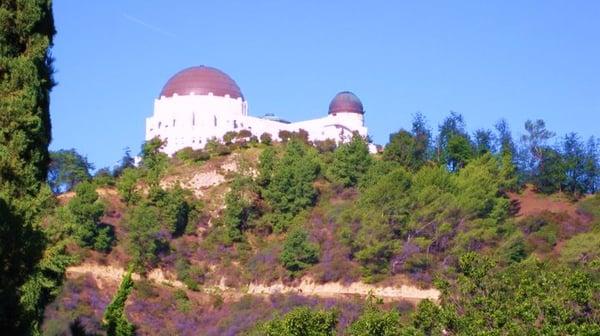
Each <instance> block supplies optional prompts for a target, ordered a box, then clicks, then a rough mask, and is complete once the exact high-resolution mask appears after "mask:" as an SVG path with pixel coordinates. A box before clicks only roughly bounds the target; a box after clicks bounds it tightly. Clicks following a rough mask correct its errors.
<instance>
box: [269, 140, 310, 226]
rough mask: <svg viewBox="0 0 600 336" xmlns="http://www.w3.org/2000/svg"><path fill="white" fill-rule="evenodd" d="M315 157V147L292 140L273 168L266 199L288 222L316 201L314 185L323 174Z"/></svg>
mask: <svg viewBox="0 0 600 336" xmlns="http://www.w3.org/2000/svg"><path fill="white" fill-rule="evenodd" d="M315 155H316V153H315V150H314V148H309V147H307V146H306V145H304V144H303V143H302V142H301V141H300V140H298V139H295V138H292V139H291V140H290V141H289V142H288V143H287V145H286V148H285V152H284V153H283V156H282V157H281V159H279V160H277V163H276V164H275V166H274V168H273V174H272V176H271V180H270V182H269V185H268V186H267V187H266V189H265V190H264V196H265V198H266V199H267V201H268V202H269V204H270V205H271V207H272V208H273V210H274V211H275V212H276V213H277V214H280V215H283V216H284V217H286V218H287V219H288V220H289V218H290V217H293V216H295V215H297V214H298V213H299V212H300V211H301V210H303V209H304V208H306V207H308V206H310V205H312V204H313V203H314V202H315V199H316V197H317V191H316V190H315V188H314V186H313V182H314V180H315V178H316V177H317V174H318V172H319V165H318V164H317V162H316V159H315ZM280 224H282V223H280Z"/></svg>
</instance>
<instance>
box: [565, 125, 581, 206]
mask: <svg viewBox="0 0 600 336" xmlns="http://www.w3.org/2000/svg"><path fill="white" fill-rule="evenodd" d="M561 156H562V162H563V169H564V173H565V177H564V186H563V188H562V189H563V190H564V191H566V192H568V193H570V194H574V195H581V194H584V193H585V192H586V191H587V190H586V189H587V188H586V185H585V148H584V145H583V142H581V140H579V137H578V136H577V134H576V133H569V134H567V135H565V137H564V138H563V143H562V153H561Z"/></svg>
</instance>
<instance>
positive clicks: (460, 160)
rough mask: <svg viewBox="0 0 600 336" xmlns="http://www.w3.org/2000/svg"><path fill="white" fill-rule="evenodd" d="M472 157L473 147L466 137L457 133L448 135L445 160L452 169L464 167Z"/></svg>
mask: <svg viewBox="0 0 600 336" xmlns="http://www.w3.org/2000/svg"><path fill="white" fill-rule="evenodd" d="M472 157H473V147H472V146H471V143H470V142H469V139H468V138H467V137H465V136H463V135H459V134H455V135H453V136H452V137H450V139H449V140H448V146H447V148H446V160H447V161H446V162H447V164H448V165H449V166H450V169H451V170H452V171H457V170H459V169H461V168H462V167H464V166H465V165H466V164H467V163H468V162H469V160H471V158H472Z"/></svg>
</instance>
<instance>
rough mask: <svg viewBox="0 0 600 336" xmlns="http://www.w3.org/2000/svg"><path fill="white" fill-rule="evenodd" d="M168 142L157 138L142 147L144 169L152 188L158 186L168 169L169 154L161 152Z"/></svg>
mask: <svg viewBox="0 0 600 336" xmlns="http://www.w3.org/2000/svg"><path fill="white" fill-rule="evenodd" d="M165 145H166V141H164V140H161V139H160V138H158V137H155V138H153V139H151V140H148V141H146V142H145V143H144V144H143V145H142V164H141V165H142V168H143V170H144V172H145V174H146V176H145V177H146V182H147V183H148V184H149V185H150V186H151V187H152V186H158V184H159V182H160V178H161V175H162V173H163V171H164V170H165V169H166V167H167V162H168V160H167V159H168V157H167V154H165V153H163V152H162V151H161V150H162V149H163V147H164V146H165Z"/></svg>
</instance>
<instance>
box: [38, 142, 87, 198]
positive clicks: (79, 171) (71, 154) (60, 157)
mask: <svg viewBox="0 0 600 336" xmlns="http://www.w3.org/2000/svg"><path fill="white" fill-rule="evenodd" d="M50 160H51V161H50V167H49V169H48V184H50V188H52V191H53V192H54V193H60V192H64V191H70V190H71V189H73V187H75V186H76V185H77V184H78V183H80V182H83V181H89V180H90V179H91V177H92V176H91V174H90V170H91V169H94V166H93V165H92V164H91V163H90V162H88V160H87V158H86V157H85V156H83V155H81V154H79V153H77V151H76V150H75V149H74V148H73V149H68V150H67V149H61V150H59V151H56V152H51V153H50Z"/></svg>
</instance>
